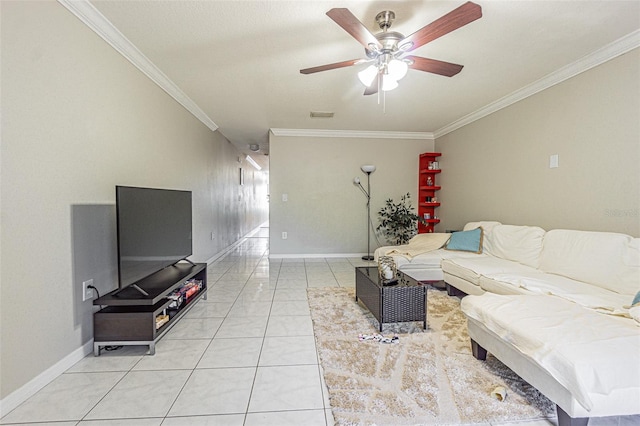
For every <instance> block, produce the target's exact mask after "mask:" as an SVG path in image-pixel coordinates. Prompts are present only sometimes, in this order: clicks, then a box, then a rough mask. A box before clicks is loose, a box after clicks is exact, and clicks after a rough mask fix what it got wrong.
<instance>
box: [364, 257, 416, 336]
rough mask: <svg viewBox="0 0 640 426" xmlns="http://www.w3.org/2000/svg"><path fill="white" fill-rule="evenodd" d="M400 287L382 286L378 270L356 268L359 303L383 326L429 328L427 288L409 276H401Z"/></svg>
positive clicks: (365, 267) (399, 277)
mask: <svg viewBox="0 0 640 426" xmlns="http://www.w3.org/2000/svg"><path fill="white" fill-rule="evenodd" d="M397 278H398V284H396V285H391V286H383V285H382V282H381V280H380V276H379V275H378V268H377V267H371V266H363V267H357V268H356V302H357V301H358V299H360V301H361V302H362V303H363V304H364V306H366V307H367V309H369V311H370V312H371V313H372V314H373V316H374V317H375V318H376V319H377V320H378V323H379V324H380V332H382V324H385V323H392V322H408V321H422V322H423V327H424V328H425V329H426V328H427V288H426V287H425V286H423V285H421V284H420V283H419V282H417V281H416V280H414V279H413V278H411V277H410V276H408V275H406V274H404V273H402V272H398V276H397Z"/></svg>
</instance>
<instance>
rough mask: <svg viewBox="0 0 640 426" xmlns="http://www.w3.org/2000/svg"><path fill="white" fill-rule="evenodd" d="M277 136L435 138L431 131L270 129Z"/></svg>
mask: <svg viewBox="0 0 640 426" xmlns="http://www.w3.org/2000/svg"><path fill="white" fill-rule="evenodd" d="M269 130H270V131H271V133H272V134H273V135H275V136H297V137H315V138H362V139H414V140H415V139H420V140H434V139H435V138H434V135H433V133H431V132H391V131H375V130H323V129H274V128H272V129H269Z"/></svg>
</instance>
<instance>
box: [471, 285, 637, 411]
mask: <svg viewBox="0 0 640 426" xmlns="http://www.w3.org/2000/svg"><path fill="white" fill-rule="evenodd" d="M460 308H461V309H462V312H463V313H464V314H465V315H466V316H467V317H469V318H470V319H472V320H475V321H477V322H479V323H482V324H483V325H484V326H485V327H486V328H487V329H488V330H489V331H491V332H492V333H494V334H495V335H496V336H497V337H499V338H501V339H502V340H504V341H505V342H507V343H508V344H510V345H512V346H514V347H515V348H516V349H517V350H519V351H520V352H521V353H522V354H524V356H526V357H527V358H529V359H531V360H533V361H535V362H536V363H537V364H538V365H539V366H541V367H542V368H543V369H544V370H546V371H547V372H548V373H549V374H550V375H551V376H552V377H553V378H554V379H556V380H557V381H558V382H559V383H560V384H561V385H563V386H564V387H565V388H566V389H567V390H569V392H571V394H572V395H573V397H574V398H575V399H576V400H577V401H578V402H579V403H580V404H581V405H582V406H583V407H584V408H586V409H587V410H590V409H591V407H592V406H593V403H594V401H593V400H592V396H594V397H595V398H599V396H601V395H611V394H612V393H614V392H615V391H616V390H625V389H628V390H633V389H638V387H640V364H639V363H638V353H640V338H639V337H638V327H637V326H636V325H635V321H633V320H631V319H627V318H620V317H615V316H612V315H601V314H599V313H597V312H594V311H592V310H590V309H585V308H583V307H581V306H579V305H576V304H575V303H572V302H569V301H567V300H563V299H561V298H558V297H553V296H540V295H522V296H502V295H497V294H490V293H485V294H483V295H482V296H467V297H465V298H463V299H462V302H461V304H460ZM635 394H637V393H635ZM629 401H632V400H631V399H630V400H629ZM634 401H637V400H634ZM633 404H634V405H633V407H634V408H636V407H637V403H635V402H634V403H633Z"/></svg>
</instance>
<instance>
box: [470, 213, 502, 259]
mask: <svg viewBox="0 0 640 426" xmlns="http://www.w3.org/2000/svg"><path fill="white" fill-rule="evenodd" d="M498 225H502V224H501V223H500V222H496V221H490V220H483V221H479V222H469V223H467V224H466V225H465V226H464V228H463V229H462V230H463V231H470V230H472V229H476V228H482V251H481V253H484V252H486V250H487V236H488V235H491V231H492V230H493V228H495V227H496V226H498Z"/></svg>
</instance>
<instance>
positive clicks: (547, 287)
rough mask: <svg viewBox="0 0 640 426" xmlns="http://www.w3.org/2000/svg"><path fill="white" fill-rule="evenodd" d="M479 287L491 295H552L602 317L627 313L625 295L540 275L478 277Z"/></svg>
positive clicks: (581, 283) (539, 272) (627, 301)
mask: <svg viewBox="0 0 640 426" xmlns="http://www.w3.org/2000/svg"><path fill="white" fill-rule="evenodd" d="M479 285H480V287H481V288H482V289H483V290H485V291H488V292H491V293H498V294H532V293H533V294H545V295H554V296H558V297H561V298H563V299H566V300H570V301H572V302H574V303H577V304H578V305H581V306H584V307H585V308H590V309H594V310H596V311H598V312H601V313H606V314H612V315H623V316H626V315H627V313H628V311H627V308H626V306H628V303H629V296H627V295H625V294H618V293H615V292H612V291H610V290H607V289H604V288H602V287H598V286H595V285H592V284H587V283H585V282H582V281H576V280H573V279H571V278H567V277H563V276H561V275H555V274H547V273H545V272H542V271H535V272H530V273H528V274H522V273H509V272H507V273H495V274H489V273H488V274H486V275H483V276H482V277H480V281H479ZM510 287H511V288H510ZM496 290H498V291H496ZM509 290H511V291H509Z"/></svg>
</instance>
